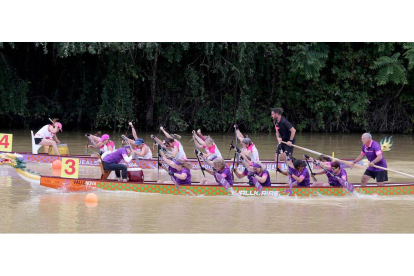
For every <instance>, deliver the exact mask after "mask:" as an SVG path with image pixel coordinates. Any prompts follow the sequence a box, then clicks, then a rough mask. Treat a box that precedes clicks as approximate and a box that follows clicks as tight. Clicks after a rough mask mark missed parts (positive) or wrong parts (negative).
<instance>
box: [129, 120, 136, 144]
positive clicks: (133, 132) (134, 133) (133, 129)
mask: <svg viewBox="0 0 414 276" xmlns="http://www.w3.org/2000/svg"><path fill="white" fill-rule="evenodd" d="M129 125H130V126H131V129H132V135H133V136H134V139H135V140H136V139H138V135H137V132H136V131H135V128H134V126H133V125H132V122H129Z"/></svg>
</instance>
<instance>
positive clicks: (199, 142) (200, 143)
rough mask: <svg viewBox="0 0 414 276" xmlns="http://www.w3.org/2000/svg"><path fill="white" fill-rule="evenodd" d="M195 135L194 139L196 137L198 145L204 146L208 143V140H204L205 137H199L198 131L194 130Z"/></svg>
mask: <svg viewBox="0 0 414 276" xmlns="http://www.w3.org/2000/svg"><path fill="white" fill-rule="evenodd" d="M193 137H194V139H196V140H195V141H196V143H198V145H199V146H198V147H199V148H200V147H201V148H202V147H203V146H205V145H206V142H204V140H203V139H201V138H200V137H198V135H197V133H196V132H195V131H194V130H193Z"/></svg>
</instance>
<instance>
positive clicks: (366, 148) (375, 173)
mask: <svg viewBox="0 0 414 276" xmlns="http://www.w3.org/2000/svg"><path fill="white" fill-rule="evenodd" d="M361 141H362V151H361V154H360V155H359V156H358V157H357V158H356V159H355V160H354V162H353V163H352V164H351V166H350V167H351V169H352V168H353V167H354V165H355V163H358V162H359V161H361V160H362V159H363V158H364V156H366V157H367V159H368V161H369V164H368V169H366V170H365V173H364V175H363V176H362V178H361V186H366V185H367V183H368V180H369V179H370V178H374V179H376V180H377V185H379V186H383V185H384V181H388V172H387V171H385V170H381V169H378V168H375V167H373V166H374V165H377V166H380V167H383V168H387V162H386V161H385V158H384V156H383V155H382V150H381V145H380V144H379V143H378V142H376V141H374V140H372V136H371V134H369V133H364V134H362V137H361Z"/></svg>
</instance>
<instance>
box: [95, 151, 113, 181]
mask: <svg viewBox="0 0 414 276" xmlns="http://www.w3.org/2000/svg"><path fill="white" fill-rule="evenodd" d="M98 158H99V167H100V168H101V172H102V175H101V180H106V179H108V177H109V175H110V174H111V172H112V171H108V170H105V169H104V166H103V163H102V158H101V156H100V155H99V156H98Z"/></svg>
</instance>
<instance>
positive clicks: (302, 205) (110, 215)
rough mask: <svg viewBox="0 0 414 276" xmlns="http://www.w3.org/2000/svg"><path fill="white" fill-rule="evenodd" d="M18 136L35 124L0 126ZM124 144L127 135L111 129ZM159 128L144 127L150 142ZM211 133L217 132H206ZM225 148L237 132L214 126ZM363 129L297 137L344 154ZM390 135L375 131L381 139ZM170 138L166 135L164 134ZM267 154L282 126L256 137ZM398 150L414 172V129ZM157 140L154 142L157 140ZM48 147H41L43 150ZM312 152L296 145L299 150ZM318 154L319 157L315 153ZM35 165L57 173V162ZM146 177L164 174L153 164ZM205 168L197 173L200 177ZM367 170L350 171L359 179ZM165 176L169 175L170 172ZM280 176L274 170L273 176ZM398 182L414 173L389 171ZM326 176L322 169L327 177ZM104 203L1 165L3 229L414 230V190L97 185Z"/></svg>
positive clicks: (79, 142) (66, 136) (18, 146)
mask: <svg viewBox="0 0 414 276" xmlns="http://www.w3.org/2000/svg"><path fill="white" fill-rule="evenodd" d="M0 133H12V134H13V135H14V140H13V150H14V151H20V152H23V151H31V142H30V131H28V130H25V131H17V130H5V129H3V130H0ZM109 134H110V135H111V136H112V138H113V140H114V141H115V144H116V146H117V147H119V146H120V137H119V136H120V134H113V133H112V132H110V133H109ZM150 134H151V133H139V135H140V136H141V137H142V138H143V139H144V140H145V141H148V142H149V141H150ZM205 134H209V133H205ZM181 135H182V139H181V142H182V144H183V145H184V148H185V151H186V153H187V157H193V156H194V153H193V150H194V144H193V142H192V141H190V137H191V136H190V134H188V133H186V134H181ZM211 136H212V137H213V138H214V139H215V142H216V144H217V146H218V147H219V149H220V150H221V153H222V154H223V156H224V157H225V158H227V157H228V152H229V151H228V144H229V143H230V142H231V140H232V133H228V134H223V133H219V134H218V133H211ZM360 136H361V134H308V133H304V134H302V133H298V134H297V141H296V144H297V145H299V146H302V147H306V148H309V149H312V150H315V151H318V152H323V153H326V154H329V155H331V154H332V152H335V157H338V158H356V157H357V156H358V155H359V153H360V151H361V141H360ZM385 136H386V135H384V134H375V135H373V138H374V140H376V141H380V140H381V139H382V138H384V137H385ZM58 137H59V139H60V141H61V142H62V143H66V144H68V147H69V152H70V154H84V153H85V145H86V143H87V140H86V138H85V137H84V133H81V132H69V131H65V132H63V133H59V134H58ZM161 137H162V136H161ZM249 137H250V138H251V139H252V140H253V142H254V143H255V145H256V147H257V148H258V150H259V154H260V158H261V159H272V158H274V152H275V148H276V146H275V145H276V143H275V136H274V133H271V134H253V135H250V136H249ZM392 140H393V142H394V145H393V146H392V149H391V151H388V152H385V153H384V155H385V158H386V160H387V162H388V167H390V168H393V169H396V170H399V171H402V172H405V173H408V174H414V166H413V165H414V141H413V136H412V135H394V136H393V138H392ZM149 144H151V145H152V143H149ZM42 150H43V149H42V148H41V149H40V151H42ZM305 153H306V152H303V151H301V150H298V149H295V152H294V156H295V157H299V156H301V155H303V154H305ZM309 155H310V156H314V157H315V155H312V154H309ZM28 168H29V169H31V170H34V171H37V172H40V173H42V174H51V172H52V169H51V165H50V164H29V165H28ZM144 173H145V179H147V180H150V179H156V178H157V173H156V170H153V171H150V170H146V171H145V172H144ZM200 174H201V173H200V172H198V171H197V172H195V177H196V180H197V178H199V177H200ZM362 174H363V171H362V170H357V169H354V170H348V175H349V178H350V180H351V182H358V181H359V180H360V178H361V176H362ZM80 176H82V177H98V176H99V169H98V168H94V167H81V169H80ZM161 176H162V177H163V178H165V179H167V176H168V175H166V174H161ZM271 177H272V179H273V178H274V174H273V175H271ZM388 177H389V180H390V182H399V181H402V182H410V181H413V179H410V178H406V177H403V176H401V175H398V174H394V173H389V175H388ZM325 178H326V177H325V176H324V175H321V176H318V180H319V179H320V181H324V180H325ZM96 194H97V196H98V199H99V203H98V205H97V206H95V207H91V206H87V205H86V204H85V201H84V198H85V195H86V193H63V192H60V191H57V190H53V189H50V188H45V187H38V186H33V185H31V184H29V183H27V182H25V181H24V180H22V179H21V178H20V177H19V176H18V175H17V174H16V173H15V172H14V170H13V169H12V168H10V167H0V232H1V233H414V212H413V208H414V196H367V195H364V196H349V197H344V198H336V197H324V196H321V197H311V198H295V197H292V198H286V197H248V198H245V197H193V196H173V195H160V194H143V193H136V192H114V191H103V190H100V191H97V192H96Z"/></svg>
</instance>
